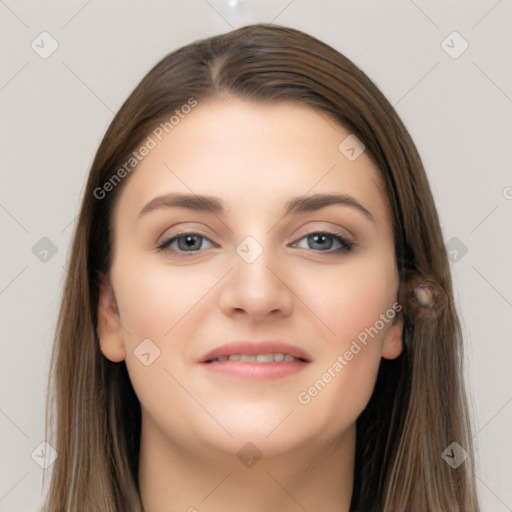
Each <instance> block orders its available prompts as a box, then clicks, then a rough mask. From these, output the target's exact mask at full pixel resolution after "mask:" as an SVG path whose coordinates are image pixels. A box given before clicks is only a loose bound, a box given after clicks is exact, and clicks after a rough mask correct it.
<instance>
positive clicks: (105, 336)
mask: <svg viewBox="0 0 512 512" xmlns="http://www.w3.org/2000/svg"><path fill="white" fill-rule="evenodd" d="M96 330H97V332H98V337H99V340H100V348H101V352H102V353H103V355H104V356H105V357H106V358H107V359H109V360H110V361H112V362H114V363H118V362H120V361H123V360H124V358H125V357H126V351H125V348H124V342H123V337H122V333H121V323H120V319H119V311H118V309H117V302H116V298H115V295H114V289H113V288H112V283H111V282H110V277H109V276H102V278H101V283H100V289H99V299H98V325H97V326H96Z"/></svg>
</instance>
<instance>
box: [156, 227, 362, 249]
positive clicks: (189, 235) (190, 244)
mask: <svg viewBox="0 0 512 512" xmlns="http://www.w3.org/2000/svg"><path fill="white" fill-rule="evenodd" d="M304 239H307V241H308V242H309V243H310V244H311V243H312V244H314V245H317V246H320V249H326V250H321V251H319V252H329V253H341V252H350V251H351V250H352V249H353V247H354V245H355V243H354V242H349V241H348V240H347V239H346V238H345V237H344V236H343V235H342V234H341V233H335V232H331V231H313V232H311V233H308V234H307V235H305V236H303V237H302V238H300V239H299V241H300V240H304ZM332 239H335V240H337V241H338V243H339V247H336V248H334V249H333V248H332V245H333V243H332ZM198 240H199V241H198ZM201 240H207V241H208V242H209V243H212V242H211V240H210V239H209V238H207V237H206V236H204V235H202V234H201V233H196V232H192V231H188V232H187V231H185V232H183V233H178V234H176V235H175V236H173V237H171V238H168V239H167V240H165V241H164V242H162V243H161V244H160V245H158V246H157V250H158V251H163V250H165V249H169V248H171V249H172V250H173V251H176V252H184V253H192V252H199V250H200V249H204V248H205V247H203V243H202V242H201ZM329 240H331V242H330V243H327V244H326V241H329ZM175 242H177V243H178V245H177V249H176V248H172V246H173V245H175ZM296 246H297V242H295V243H294V244H292V247H296ZM175 247H176V246H175ZM212 247H213V245H212ZM206 248H208V247H206ZM308 248H310V247H306V249H308ZM317 248H318V247H317ZM317 252H318V251H317Z"/></svg>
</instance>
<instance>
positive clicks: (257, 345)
mask: <svg viewBox="0 0 512 512" xmlns="http://www.w3.org/2000/svg"><path fill="white" fill-rule="evenodd" d="M271 353H273V354H284V355H290V356H293V357H295V358H296V359H301V360H302V362H303V363H310V362H311V361H312V359H311V356H310V355H309V354H308V353H307V352H306V351H305V350H303V349H302V348H300V347H297V346H296V345H292V344H290V343H286V342H284V341H280V340H264V341H232V342H230V343H226V344H224V345H221V346H219V347H217V348H214V349H213V350H210V352H207V353H206V354H205V355H204V356H202V357H201V359H200V360H199V361H198V362H199V363H205V364H209V363H208V361H211V360H212V359H216V358H218V357H222V356H226V357H229V356H231V355H234V354H247V355H258V354H271ZM226 363H229V364H233V363H236V361H229V362H228V361H226ZM292 363H293V361H289V362H286V363H277V362H274V363H257V365H258V366H261V365H282V364H292ZM295 363H296V364H300V363H297V362H295ZM215 364H217V363H215ZM222 364H225V363H222ZM241 364H244V365H247V366H253V365H252V363H241Z"/></svg>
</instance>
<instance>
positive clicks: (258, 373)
mask: <svg viewBox="0 0 512 512" xmlns="http://www.w3.org/2000/svg"><path fill="white" fill-rule="evenodd" d="M201 364H202V365H203V366H205V367H206V369H208V370H210V371H212V372H218V373H223V374H225V375H232V376H233V377H242V378H249V379H261V380H271V379H281V378H283V377H288V376H289V375H294V374H295V373H298V372H300V371H301V370H303V369H304V368H305V367H306V366H307V364H308V363H304V362H300V361H286V362H274V363H242V362H239V361H216V362H213V363H201Z"/></svg>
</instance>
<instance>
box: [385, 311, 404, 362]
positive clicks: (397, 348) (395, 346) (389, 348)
mask: <svg viewBox="0 0 512 512" xmlns="http://www.w3.org/2000/svg"><path fill="white" fill-rule="evenodd" d="M395 320H396V321H395V322H394V323H393V324H392V325H391V327H390V328H389V330H388V332H387V333H386V337H385V338H384V343H383V344H382V357H383V358H384V359H396V358H397V357H398V356H399V355H400V354H401V353H402V350H403V342H402V332H403V326H404V320H403V316H402V314H399V316H398V317H396V318H395Z"/></svg>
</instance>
